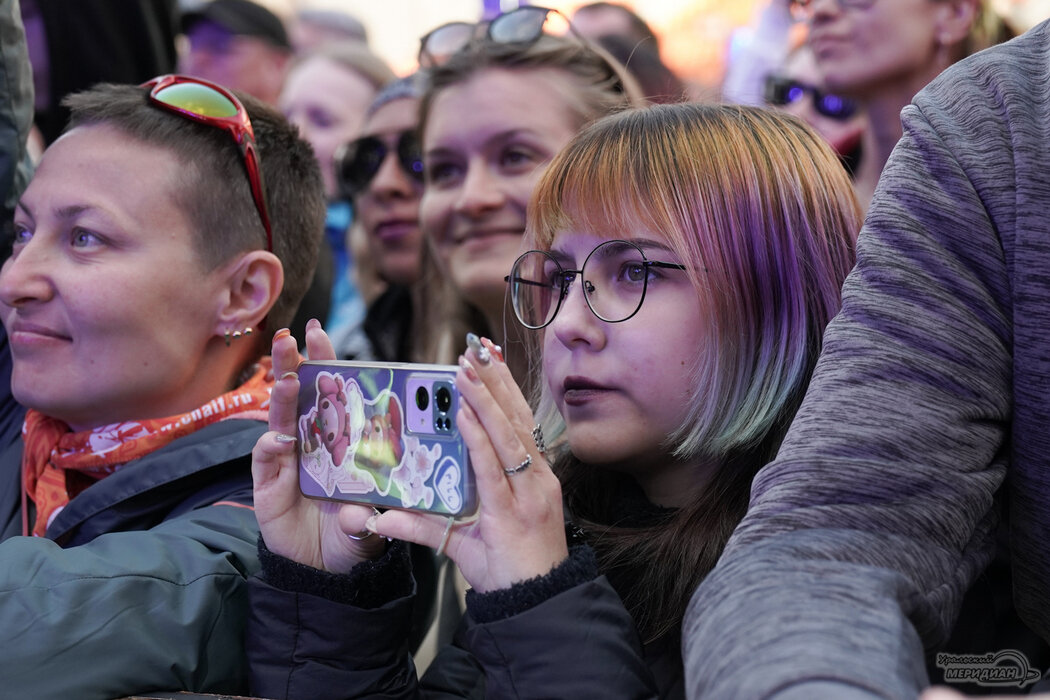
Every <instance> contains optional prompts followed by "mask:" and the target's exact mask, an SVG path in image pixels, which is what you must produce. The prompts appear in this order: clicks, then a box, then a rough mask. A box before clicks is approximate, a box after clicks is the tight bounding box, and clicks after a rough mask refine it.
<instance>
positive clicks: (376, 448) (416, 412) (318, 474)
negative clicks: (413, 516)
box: [298, 360, 478, 518]
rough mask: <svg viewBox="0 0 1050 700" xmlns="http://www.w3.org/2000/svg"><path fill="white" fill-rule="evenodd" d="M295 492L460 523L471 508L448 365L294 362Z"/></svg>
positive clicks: (471, 486) (470, 478)
mask: <svg viewBox="0 0 1050 700" xmlns="http://www.w3.org/2000/svg"><path fill="white" fill-rule="evenodd" d="M298 373H299V405H298V433H299V435H298V438H299V440H298V443H299V489H300V491H302V493H303V494H304V495H306V496H309V497H311V498H322V499H327V500H332V501H343V502H348V503H361V504H365V505H371V506H376V507H378V508H406V509H409V510H419V511H426V512H429V513H438V514H440V515H452V516H455V517H457V518H458V517H465V516H469V515H471V514H473V513H474V512H475V511H476V510H477V506H478V498H477V488H476V486H475V483H474V472H473V471H472V470H471V467H470V459H469V455H468V453H467V448H466V446H465V445H464V444H463V439H462V437H461V435H460V433H459V430H458V428H457V427H456V411H457V410H458V408H459V393H458V391H457V390H456V384H455V381H454V380H455V376H456V367H455V366H454V365H427V364H414V363H407V362H346V361H330V362H319V361H310V360H307V361H305V362H302V363H301V364H300V365H299V370H298Z"/></svg>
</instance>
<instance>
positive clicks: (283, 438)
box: [273, 433, 296, 445]
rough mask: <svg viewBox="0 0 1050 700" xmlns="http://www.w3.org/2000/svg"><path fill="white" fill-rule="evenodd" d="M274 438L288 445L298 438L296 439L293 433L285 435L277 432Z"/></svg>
mask: <svg viewBox="0 0 1050 700" xmlns="http://www.w3.org/2000/svg"><path fill="white" fill-rule="evenodd" d="M273 439H274V440H276V441H277V442H279V443H281V444H282V445H288V444H291V443H294V442H296V439H295V437H294V436H292V435H285V434H284V433H277V434H276V435H274V436H273Z"/></svg>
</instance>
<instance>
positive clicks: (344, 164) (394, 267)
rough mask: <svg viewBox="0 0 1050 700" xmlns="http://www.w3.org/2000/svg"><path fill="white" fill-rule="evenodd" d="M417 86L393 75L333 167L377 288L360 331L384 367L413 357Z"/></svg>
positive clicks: (419, 184) (419, 177) (419, 161)
mask: <svg viewBox="0 0 1050 700" xmlns="http://www.w3.org/2000/svg"><path fill="white" fill-rule="evenodd" d="M421 82H422V81H421V79H420V77H419V76H409V77H407V78H401V79H400V80H397V81H395V82H393V83H390V84H389V85H387V86H386V87H385V88H384V89H383V90H382V91H381V92H380V93H379V94H378V95H376V98H375V100H374V101H373V102H372V105H371V106H370V107H369V108H368V115H367V117H366V119H365V124H364V127H363V129H362V130H361V136H360V138H358V139H355V140H354V141H352V142H350V143H349V144H347V147H346V148H345V149H344V150H343V151H342V153H341V158H340V160H339V161H338V162H337V172H338V174H339V180H340V184H341V186H342V190H343V192H344V194H345V195H346V196H348V197H352V200H353V203H354V210H355V214H356V216H355V222H354V223H355V229H359V230H361V231H362V232H363V239H364V244H365V246H366V248H367V260H368V261H369V263H370V266H371V268H372V270H373V271H374V273H375V275H376V276H377V277H378V278H379V280H380V281H381V282H382V283H383V284H384V288H383V291H382V293H381V294H379V296H377V297H376V298H374V299H373V300H372V301H371V302H370V303H369V304H368V311H367V314H366V316H365V320H364V324H363V328H364V332H365V335H366V336H367V338H368V341H369V345H370V354H371V356H372V357H374V358H375V359H377V360H384V361H390V362H403V361H409V360H416V359H420V358H418V357H415V356H414V355H413V353H412V343H411V338H412V335H411V329H412V323H413V316H414V313H415V310H416V309H417V308H418V307H419V305H420V302H419V295H420V294H421V293H422V285H421V284H420V277H421V265H422V263H421V258H422V248H423V234H422V232H421V230H420V227H419V201H420V198H421V197H422V196H423V154H422V150H421V148H420V143H419V135H418V133H417V131H418V128H419V98H420V96H421V94H422V85H421Z"/></svg>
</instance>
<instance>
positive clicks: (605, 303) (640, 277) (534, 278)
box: [505, 240, 685, 329]
mask: <svg viewBox="0 0 1050 700" xmlns="http://www.w3.org/2000/svg"><path fill="white" fill-rule="evenodd" d="M684 269H685V266H684V265H679V264H677V263H669V262H660V261H658V260H649V259H648V258H646V257H645V253H644V252H643V251H642V249H641V248H640V247H639V246H638V245H637V244H635V243H632V242H630V241H623V240H611V241H605V242H603V243H601V244H600V245H598V246H597V247H596V248H595V249H594V250H592V251H591V252H590V253H589V254H588V255H587V258H586V259H585V260H584V261H583V265H581V266H580V269H579V270H570V269H567V268H566V267H564V266H563V265H562V263H561V262H559V260H558V258H557V257H556V256H555V255H554V254H553V253H551V252H549V251H545V250H530V251H527V252H525V253H522V254H521V255H520V256H519V257H518V259H517V260H515V261H514V266H513V267H511V270H510V275H508V276H507V277H506V278H505V280H506V282H507V283H508V284H509V285H510V299H511V305H512V306H513V307H514V315H515V316H516V317H517V318H518V321H519V322H520V323H521V324H522V325H523V326H525V327H526V328H532V329H538V328H543V327H544V326H546V325H548V324H550V322H551V321H553V320H554V317H555V316H557V315H558V310H559V309H561V305H562V302H564V301H565V298H566V297H567V296H568V295H569V290H570V288H571V287H572V283H573V282H574V281H575V280H576V278H577V277H579V278H580V279H581V286H582V287H583V298H584V300H585V301H586V302H587V307H588V308H589V309H590V310H591V313H593V314H594V315H595V316H597V317H598V318H599V319H601V320H602V321H605V322H607V323H620V322H621V321H626V320H627V319H629V318H631V317H632V316H634V315H635V314H636V313H638V309H640V308H642V302H643V301H644V300H645V292H646V290H647V289H648V287H649V282H650V281H651V280H652V279H653V278H655V277H658V276H659V275H660V274H661V273H660V272H659V271H660V270H684Z"/></svg>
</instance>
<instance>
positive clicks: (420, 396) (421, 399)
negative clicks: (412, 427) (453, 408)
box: [416, 386, 430, 411]
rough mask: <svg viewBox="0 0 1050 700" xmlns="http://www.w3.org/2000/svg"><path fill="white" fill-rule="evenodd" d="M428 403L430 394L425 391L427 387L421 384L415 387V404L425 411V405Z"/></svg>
mask: <svg viewBox="0 0 1050 700" xmlns="http://www.w3.org/2000/svg"><path fill="white" fill-rule="evenodd" d="M429 403H430V394H428V393H427V388H426V387H425V386H421V387H419V388H418V389H416V406H417V407H418V408H419V410H420V411H425V410H426V408H427V405H428V404H429Z"/></svg>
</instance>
